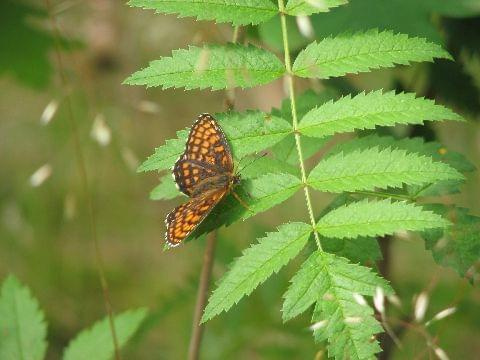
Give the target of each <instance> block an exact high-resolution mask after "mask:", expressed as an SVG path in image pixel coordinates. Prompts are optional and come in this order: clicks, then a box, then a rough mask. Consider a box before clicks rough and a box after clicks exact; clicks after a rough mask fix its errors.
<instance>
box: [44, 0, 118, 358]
mask: <svg viewBox="0 0 480 360" xmlns="http://www.w3.org/2000/svg"><path fill="white" fill-rule="evenodd" d="M45 4H46V8H47V10H48V12H49V16H50V22H51V25H52V30H53V32H54V35H55V36H54V38H55V56H56V59H57V63H58V71H59V75H60V80H61V82H62V85H63V87H64V88H65V89H66V88H68V81H67V77H66V76H65V71H64V67H63V60H62V54H61V50H60V44H59V41H60V40H59V39H60V30H59V29H58V26H57V22H56V19H55V17H54V16H53V15H52V13H51V4H50V0H45ZM65 102H66V105H67V111H68V118H69V120H70V126H71V128H72V133H73V142H74V148H75V154H76V160H77V167H78V172H79V174H80V181H81V182H82V187H83V190H84V192H85V198H86V201H87V211H88V218H89V226H90V234H91V237H92V240H93V245H94V249H95V260H96V263H97V271H98V277H99V279H100V286H101V287H102V292H103V299H104V302H105V308H106V311H107V314H108V322H109V325H110V332H111V334H112V341H113V347H114V351H115V359H116V360H120V359H121V356H120V346H119V344H118V338H117V333H116V331H115V324H114V314H113V307H112V303H111V301H110V291H109V287H108V282H107V278H106V276H105V271H104V266H103V258H102V254H101V252H100V246H99V241H98V237H97V225H96V220H95V213H94V210H93V201H92V197H91V194H90V188H89V184H88V175H87V167H86V165H85V157H84V155H83V150H82V146H81V145H80V137H79V134H78V126H77V122H76V120H75V117H74V112H73V107H72V102H71V99H70V95H69V94H68V93H67V94H66V95H65Z"/></svg>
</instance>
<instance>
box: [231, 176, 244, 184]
mask: <svg viewBox="0 0 480 360" xmlns="http://www.w3.org/2000/svg"><path fill="white" fill-rule="evenodd" d="M240 181H242V178H241V177H240V175H239V174H237V175H234V176H233V178H232V186H236V185H238V184H240Z"/></svg>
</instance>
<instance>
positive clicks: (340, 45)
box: [292, 30, 451, 79]
mask: <svg viewBox="0 0 480 360" xmlns="http://www.w3.org/2000/svg"><path fill="white" fill-rule="evenodd" d="M434 58H444V59H451V56H450V55H449V54H448V52H446V51H445V50H443V49H442V47H441V46H439V45H437V44H434V43H430V42H428V41H427V40H426V39H422V38H416V37H414V38H411V37H408V35H405V34H394V33H393V32H391V31H383V32H380V33H379V32H378V30H370V31H367V32H363V33H362V32H358V33H355V34H343V35H338V36H336V37H334V38H331V37H329V38H326V39H323V40H322V41H321V42H319V43H317V42H313V43H311V44H310V45H309V46H307V48H306V49H305V50H303V51H301V52H300V54H299V55H298V56H297V58H296V59H295V62H294V64H293V68H292V71H293V73H294V74H295V75H297V76H300V77H307V78H320V79H328V78H330V77H334V76H342V75H345V74H348V73H359V72H366V71H370V70H371V69H379V68H382V67H393V66H394V65H395V64H403V65H408V64H409V63H410V62H414V61H433V59H434Z"/></svg>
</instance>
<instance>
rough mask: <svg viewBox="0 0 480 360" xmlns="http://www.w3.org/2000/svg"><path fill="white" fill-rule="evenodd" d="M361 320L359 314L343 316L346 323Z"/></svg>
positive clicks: (354, 322)
mask: <svg viewBox="0 0 480 360" xmlns="http://www.w3.org/2000/svg"><path fill="white" fill-rule="evenodd" d="M361 322H362V318H361V317H359V316H347V317H346V318H345V323H347V324H358V323H361Z"/></svg>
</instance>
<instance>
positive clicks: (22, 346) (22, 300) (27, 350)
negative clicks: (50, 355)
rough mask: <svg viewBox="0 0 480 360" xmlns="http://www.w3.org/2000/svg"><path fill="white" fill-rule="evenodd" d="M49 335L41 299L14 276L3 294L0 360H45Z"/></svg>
mask: <svg viewBox="0 0 480 360" xmlns="http://www.w3.org/2000/svg"><path fill="white" fill-rule="evenodd" d="M46 335H47V325H46V324H45V317H44V314H43V312H42V311H41V310H40V308H39V306H38V302H37V300H36V299H35V298H34V297H32V294H31V293H30V290H29V289H28V288H27V287H25V286H22V284H20V282H19V281H18V280H17V278H15V277H14V276H13V275H10V276H9V277H7V279H6V280H5V281H4V282H3V284H2V290H1V294H0V359H12V360H13V359H19V360H42V359H43V358H44V357H45V352H46V350H47V342H46V341H45V338H46Z"/></svg>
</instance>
